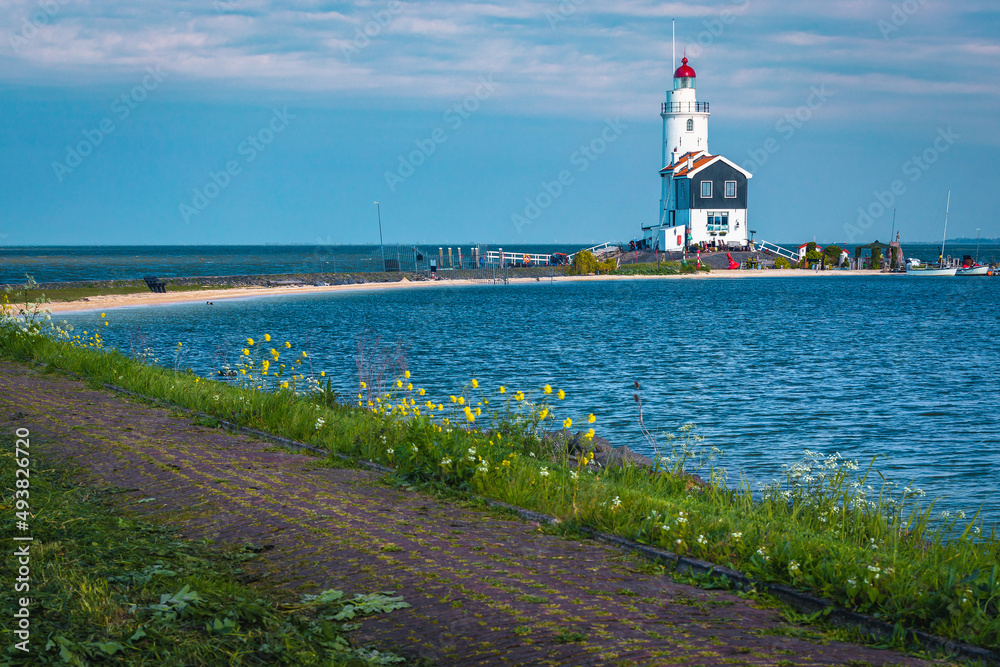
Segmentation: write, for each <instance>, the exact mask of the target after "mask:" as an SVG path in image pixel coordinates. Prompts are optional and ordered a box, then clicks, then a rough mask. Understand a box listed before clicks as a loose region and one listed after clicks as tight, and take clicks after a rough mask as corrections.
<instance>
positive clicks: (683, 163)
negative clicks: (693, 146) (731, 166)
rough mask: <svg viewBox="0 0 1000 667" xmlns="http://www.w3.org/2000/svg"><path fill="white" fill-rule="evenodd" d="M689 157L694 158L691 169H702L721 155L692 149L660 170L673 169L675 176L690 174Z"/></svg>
mask: <svg viewBox="0 0 1000 667" xmlns="http://www.w3.org/2000/svg"><path fill="white" fill-rule="evenodd" d="M689 157H690V158H692V159H691V171H694V170H695V169H700V168H701V167H703V166H705V165H706V164H708V163H709V162H711V161H712V160H714V159H715V158H717V157H719V156H718V155H709V154H708V153H705V152H704V151H691V152H689V153H685V154H684V155H681V156H680V157H679V158H677V161H676V162H674V163H673V164H671V165H668V166H666V167H664V168H663V169H661V170H660V171H661V172H664V171H672V172H674V176H675V177H677V176H686V175H687V174H688V165H687V162H688V158H689Z"/></svg>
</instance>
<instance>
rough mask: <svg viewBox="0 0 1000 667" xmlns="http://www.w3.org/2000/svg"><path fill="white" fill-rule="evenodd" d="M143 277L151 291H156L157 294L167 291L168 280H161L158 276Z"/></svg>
mask: <svg viewBox="0 0 1000 667" xmlns="http://www.w3.org/2000/svg"><path fill="white" fill-rule="evenodd" d="M142 279H143V280H145V281H146V287H148V288H149V291H150V292H156V293H157V294H166V293H167V281H165V280H160V279H159V278H157V277H156V276H143V277H142Z"/></svg>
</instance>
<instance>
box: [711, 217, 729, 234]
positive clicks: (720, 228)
mask: <svg viewBox="0 0 1000 667" xmlns="http://www.w3.org/2000/svg"><path fill="white" fill-rule="evenodd" d="M707 217H708V220H707V221H708V229H707V231H708V233H709V234H713V235H714V234H718V235H720V236H725V235H726V234H728V233H729V213H724V212H721V211H720V212H713V211H709V212H708V216H707Z"/></svg>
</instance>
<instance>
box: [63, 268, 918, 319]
mask: <svg viewBox="0 0 1000 667" xmlns="http://www.w3.org/2000/svg"><path fill="white" fill-rule="evenodd" d="M898 275H905V274H893V273H883V272H881V271H870V270H861V271H806V270H803V269H768V270H750V269H737V270H720V271H712V272H711V273H698V274H686V275H673V276H661V275H597V276H565V275H562V276H555V277H550V278H543V277H537V278H534V277H524V278H511V279H510V280H509V283H510V284H519V283H534V282H583V281H607V280H689V279H690V280H720V279H727V278H728V279H744V278H796V277H798V278H805V277H821V276H822V277H827V276H898ZM482 284H489V283H484V282H483V281H479V280H472V279H458V280H427V281H423V280H420V281H412V280H409V279H407V278H403V279H402V280H398V281H395V282H372V283H361V284H357V283H356V284H353V285H324V286H313V285H307V286H301V287H296V286H278V287H263V286H252V287H237V288H228V289H206V290H190V291H184V292H166V293H164V294H156V293H154V292H143V293H139V294H108V295H106V296H94V297H87V298H86V299H85V300H84V299H81V300H78V301H51V302H49V303H47V304H46V307H47V308H48V310H49V311H51V312H52V313H53V314H55V313H72V312H86V311H94V310H113V309H116V308H137V307H145V306H170V305H177V304H182V303H194V302H197V301H206V302H207V301H212V302H215V301H226V300H231V299H255V298H266V297H282V296H290V295H291V296H294V295H297V294H323V293H327V292H352V291H361V290H379V289H410V288H417V287H467V286H472V285H482Z"/></svg>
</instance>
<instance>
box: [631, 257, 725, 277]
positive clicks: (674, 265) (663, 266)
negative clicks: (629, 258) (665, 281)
mask: <svg viewBox="0 0 1000 667" xmlns="http://www.w3.org/2000/svg"><path fill="white" fill-rule="evenodd" d="M698 271H702V272H703V273H708V272H709V271H711V269H710V268H709V266H708V265H707V264H703V265H702V266H701V268H700V269H698V268H697V266H696V265H695V260H693V259H689V260H687V264H685V265H684V266H681V263H680V262H677V261H673V260H670V261H663V262H659V263H656V262H639V263H637V264H622V265H621V266H619V267H618V270H617V271H615V274H616V275H620V276H676V275H680V274H682V273H684V274H687V273H697V272H698Z"/></svg>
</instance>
